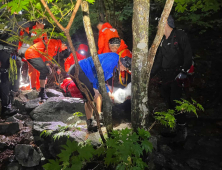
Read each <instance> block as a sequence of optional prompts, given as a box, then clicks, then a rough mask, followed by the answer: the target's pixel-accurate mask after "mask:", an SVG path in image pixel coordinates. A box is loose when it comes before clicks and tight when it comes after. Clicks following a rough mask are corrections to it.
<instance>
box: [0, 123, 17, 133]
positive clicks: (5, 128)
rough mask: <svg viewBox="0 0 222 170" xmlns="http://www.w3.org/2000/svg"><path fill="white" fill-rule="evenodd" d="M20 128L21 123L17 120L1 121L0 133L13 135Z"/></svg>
mask: <svg viewBox="0 0 222 170" xmlns="http://www.w3.org/2000/svg"><path fill="white" fill-rule="evenodd" d="M19 130H20V129H19V123H17V122H5V123H0V134H2V135H13V134H15V133H17V132H18V131H19Z"/></svg>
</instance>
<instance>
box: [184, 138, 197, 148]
mask: <svg viewBox="0 0 222 170" xmlns="http://www.w3.org/2000/svg"><path fill="white" fill-rule="evenodd" d="M194 146H195V141H193V140H191V139H190V140H187V142H186V143H185V145H184V149H186V150H192V149H193V148H194Z"/></svg>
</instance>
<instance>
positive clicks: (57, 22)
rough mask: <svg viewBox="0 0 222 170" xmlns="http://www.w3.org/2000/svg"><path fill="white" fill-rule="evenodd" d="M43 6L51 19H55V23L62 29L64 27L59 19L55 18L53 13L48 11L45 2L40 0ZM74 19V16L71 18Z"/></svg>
mask: <svg viewBox="0 0 222 170" xmlns="http://www.w3.org/2000/svg"><path fill="white" fill-rule="evenodd" d="M41 2H42V4H43V6H44V7H45V9H46V10H47V11H48V13H49V15H50V16H51V17H52V19H53V20H54V21H55V23H56V24H57V25H58V27H59V28H60V29H61V30H62V31H64V30H65V28H64V27H63V26H62V25H61V24H60V23H59V21H58V20H57V19H56V18H55V16H54V15H53V13H52V12H51V11H50V9H49V7H48V5H47V4H46V3H45V0H41ZM73 19H74V18H73Z"/></svg>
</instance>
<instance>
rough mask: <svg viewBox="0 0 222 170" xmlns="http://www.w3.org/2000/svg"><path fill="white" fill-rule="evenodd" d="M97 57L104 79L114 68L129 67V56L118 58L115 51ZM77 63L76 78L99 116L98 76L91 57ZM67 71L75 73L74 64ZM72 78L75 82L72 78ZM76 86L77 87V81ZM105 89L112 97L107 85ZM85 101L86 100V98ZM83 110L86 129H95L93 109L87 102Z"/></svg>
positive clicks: (100, 102) (124, 69)
mask: <svg viewBox="0 0 222 170" xmlns="http://www.w3.org/2000/svg"><path fill="white" fill-rule="evenodd" d="M98 57H99V61H100V63H101V66H102V69H103V72H104V78H105V81H106V80H108V79H110V78H111V77H112V76H113V70H114V69H115V68H118V69H119V71H126V70H127V69H130V68H131V58H129V57H127V56H126V57H124V58H120V59H119V55H118V54H116V53H104V54H100V55H98ZM79 65H80V68H79V75H78V78H79V80H80V82H82V83H83V84H84V86H85V87H87V89H88V90H87V91H88V95H89V97H90V99H91V100H92V101H94V102H95V103H96V108H97V110H98V112H99V113H100V118H101V113H102V112H101V107H102V96H101V94H100V93H99V91H98V88H99V83H98V77H97V73H96V68H95V65H94V62H93V60H92V57H89V58H87V59H84V60H81V61H79ZM69 73H70V74H71V75H74V74H75V65H73V66H71V67H70V69H69ZM72 79H73V81H74V82H75V83H76V81H75V80H74V78H72ZM76 86H77V87H78V85H77V83H76ZM78 88H79V87H78ZM106 89H107V92H108V94H109V96H110V97H111V98H112V94H111V92H110V90H109V88H108V87H107V86H106ZM81 93H82V92H81ZM82 95H83V97H84V99H86V96H85V94H84V93H82ZM85 101H87V99H86V100H85ZM85 112H86V118H87V128H88V131H97V123H96V121H95V120H94V118H93V109H92V108H91V107H90V106H89V105H87V103H85Z"/></svg>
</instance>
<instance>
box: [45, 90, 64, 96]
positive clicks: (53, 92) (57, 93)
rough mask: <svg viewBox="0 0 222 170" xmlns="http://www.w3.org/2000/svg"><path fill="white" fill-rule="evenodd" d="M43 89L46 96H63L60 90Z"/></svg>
mask: <svg viewBox="0 0 222 170" xmlns="http://www.w3.org/2000/svg"><path fill="white" fill-rule="evenodd" d="M45 91H46V94H47V96H48V97H64V95H63V93H62V92H59V91H56V90H54V89H46V90H45Z"/></svg>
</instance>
